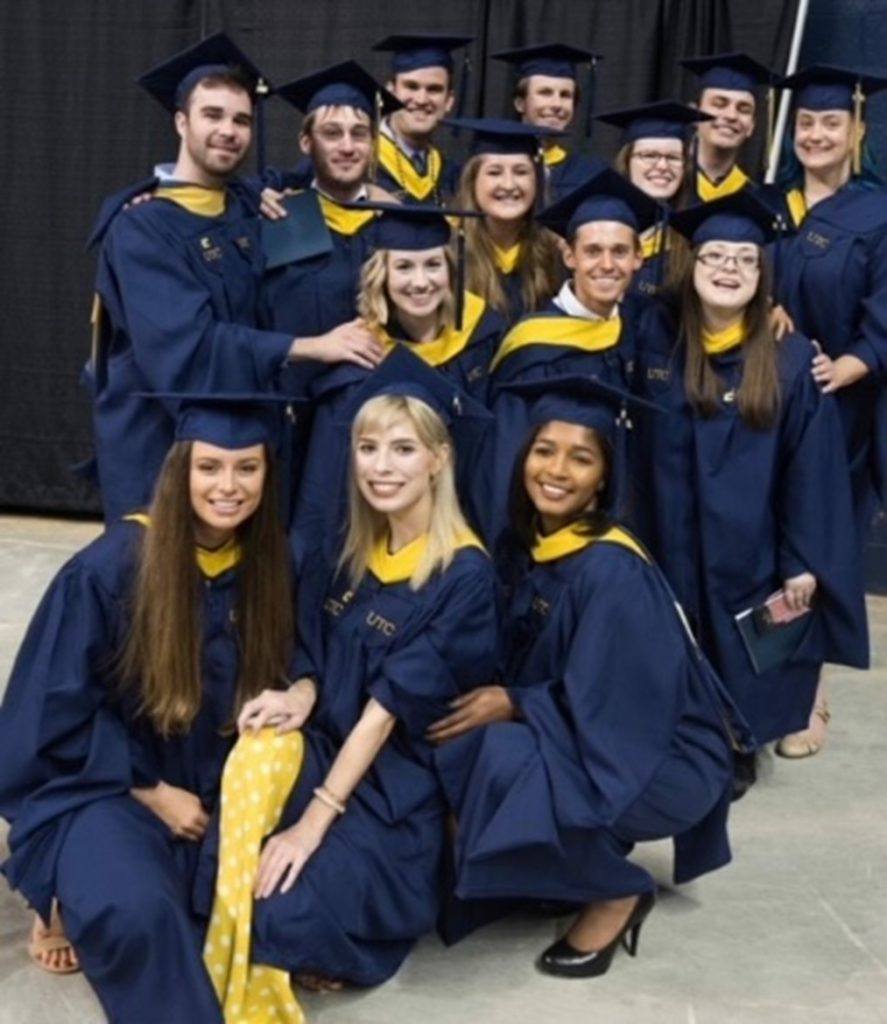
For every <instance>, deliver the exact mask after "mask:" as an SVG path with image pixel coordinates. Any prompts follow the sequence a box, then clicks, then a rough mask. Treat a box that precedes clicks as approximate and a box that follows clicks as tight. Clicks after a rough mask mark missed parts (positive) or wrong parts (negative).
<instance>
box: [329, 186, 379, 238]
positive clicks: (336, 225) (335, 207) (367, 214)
mask: <svg viewBox="0 0 887 1024" xmlns="http://www.w3.org/2000/svg"><path fill="white" fill-rule="evenodd" d="M317 198H318V200H319V201H320V209H321V212H322V213H323V219H324V220H325V221H326V226H327V227H328V228H329V229H330V231H335V232H336V234H337V235H356V234H357V232H358V231H360V229H361V228H362V227H364V226H365V225H366V224H369V222H370V221H371V220H372V219H373V218H374V217H375V216H376V213H375V211H374V210H348V209H346V208H345V207H344V206H340V205H339V204H338V203H337V202H336V201H335V200H334V199H330V197H329V196H325V195H324V194H323V193H322V192H318V193H317Z"/></svg>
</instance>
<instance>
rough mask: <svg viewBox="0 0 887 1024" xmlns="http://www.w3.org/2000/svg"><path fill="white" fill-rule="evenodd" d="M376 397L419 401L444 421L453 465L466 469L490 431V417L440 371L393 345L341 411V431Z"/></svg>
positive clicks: (407, 350) (489, 413) (403, 348)
mask: <svg viewBox="0 0 887 1024" xmlns="http://www.w3.org/2000/svg"><path fill="white" fill-rule="evenodd" d="M378 395H403V396H405V397H410V398H418V399H419V400H420V401H422V402H424V403H425V404H426V405H427V406H429V407H430V408H431V409H433V410H434V411H435V412H436V413H437V415H438V416H440V418H441V419H442V420H443V422H444V424H445V425H446V427H447V430H449V432H450V436H451V437H452V439H453V444H454V445H455V448H456V462H457V464H459V463H462V464H463V465H464V466H465V467H466V468H469V467H470V466H471V462H470V458H471V454H472V452H473V451H474V450H475V447H476V445H478V444H479V443H480V442H481V441H482V440H483V437H484V435H485V434H486V433H487V432H488V431H489V430H492V427H493V423H494V419H493V415H492V413H491V412H490V411H489V410H488V409H486V408H485V407H484V406H483V405H481V404H480V403H479V402H477V401H475V399H473V398H471V397H470V396H469V395H467V394H466V393H465V392H464V391H462V389H461V388H460V387H459V386H458V385H457V384H455V383H453V381H451V380H450V379H449V378H448V377H446V376H444V374H442V373H440V371H438V370H435V369H434V368H433V367H431V366H428V365H427V364H426V363H425V362H423V361H422V360H421V359H420V358H419V357H418V356H417V355H415V354H414V353H412V352H410V350H409V349H408V348H407V347H406V346H405V345H399V344H398V345H395V346H394V348H393V349H392V350H391V352H389V354H388V355H387V356H386V357H385V359H383V360H382V362H381V363H379V365H378V366H377V367H376V369H375V370H374V371H373V372H372V373H371V374H369V375H368V376H367V377H366V379H365V380H364V381H362V382H361V383H360V385H358V387H357V388H355V390H354V391H353V393H352V394H351V396H350V398H349V401H348V403H347V405H346V408H345V410H344V414H343V419H342V420H340V425H341V426H342V427H347V428H348V429H349V430H350V428H351V424H352V423H353V422H354V419H355V417H356V416H357V414H358V412H359V411H360V409H361V407H362V406H363V405H364V404H365V403H366V402H368V401H369V400H370V399H371V398H376V397H377V396H378Z"/></svg>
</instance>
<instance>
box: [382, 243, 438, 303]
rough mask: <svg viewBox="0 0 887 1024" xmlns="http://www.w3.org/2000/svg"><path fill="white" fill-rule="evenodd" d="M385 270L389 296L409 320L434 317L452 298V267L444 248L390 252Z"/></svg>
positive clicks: (392, 250)
mask: <svg viewBox="0 0 887 1024" xmlns="http://www.w3.org/2000/svg"><path fill="white" fill-rule="evenodd" d="M385 268H386V283H387V290H388V297H389V299H390V300H391V303H392V305H393V306H394V308H395V309H396V310H399V311H400V312H401V313H405V314H406V315H407V316H409V317H415V318H424V317H430V316H433V315H435V314H436V313H437V312H438V310H439V309H440V307H441V305H442V303H443V302H444V300H445V299H446V298H447V297H448V296H449V295H450V289H451V285H450V268H449V265H448V263H447V257H446V252H445V250H444V247H443V246H442V245H440V246H437V247H435V248H434V249H423V250H420V251H419V252H413V251H409V250H400V249H389V250H388V253H387V256H386V262H385Z"/></svg>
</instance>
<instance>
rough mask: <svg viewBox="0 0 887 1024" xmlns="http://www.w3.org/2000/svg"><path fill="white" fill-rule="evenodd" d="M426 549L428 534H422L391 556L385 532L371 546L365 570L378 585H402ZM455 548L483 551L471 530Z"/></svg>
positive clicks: (459, 538) (457, 542)
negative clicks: (372, 576) (374, 578)
mask: <svg viewBox="0 0 887 1024" xmlns="http://www.w3.org/2000/svg"><path fill="white" fill-rule="evenodd" d="M427 547H428V534H427V533H423V534H421V535H420V536H419V537H417V538H416V539H415V540H413V541H410V543H409V544H405V545H404V546H403V547H402V548H401V549H400V550H399V551H395V552H394V554H393V555H392V554H391V553H390V552H389V551H388V532H387V531H386V532H385V533H383V534H382V536H381V537H379V538H378V539H377V540H376V542H375V544H373V547H372V550H371V551H370V557H369V558H368V559H367V568H368V569H369V570H370V572H371V573H372V574H373V575H374V576H375V577H376V579H377V580H379V582H380V583H386V584H387V583H403V581H404V580H408V579H409V578H410V577H411V576H412V575H413V573H414V572H415V571H416V569H417V568H418V566H419V562H421V561H422V556H423V555H424V554H425V549H426V548H427ZM456 548H457V549H459V548H480V549H481V551H483V550H484V546H483V544H482V543H481V542H480V540H478V538H477V537H476V536H475V534H474V533H472V531H471V530H467V531H466V532H465V533H464V534H462V535H461V536H460V537H458V539H457V541H456Z"/></svg>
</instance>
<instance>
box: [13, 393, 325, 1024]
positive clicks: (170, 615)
mask: <svg viewBox="0 0 887 1024" xmlns="http://www.w3.org/2000/svg"><path fill="white" fill-rule="evenodd" d="M181 397H182V396H164V398H165V400H169V401H172V400H174V399H181ZM192 399H193V396H192ZM257 399H258V400H259V401H262V404H261V405H257V404H255V403H254V402H250V403H246V402H245V401H244V398H243V396H241V397H240V398H238V399H237V400H236V401H234V402H233V404H232V402H231V401H230V400H226V399H224V398H223V397H218V398H216V397H213V398H208V397H200V398H199V401H194V400H189V401H184V402H182V404H181V405H180V411H179V414H178V418H177V427H176V440H175V442H174V444H173V446H172V448H171V449H170V451H169V453H168V454H167V457H166V460H165V462H164V464H163V469H162V471H161V474H160V476H159V478H158V482H157V485H156V489H155V493H154V499H153V502H152V504H151V506H150V508H149V509H148V511H147V513H145V512H136V513H134V514H132V515H130V516H127V517H125V518H124V519H122V520H120V521H118V522H116V523H114V524H112V525H111V526H109V527H108V529H107V531H106V532H105V533H104V534H103V535H102V536H101V537H99V538H98V539H97V540H95V541H94V542H93V543H92V544H90V545H89V546H88V547H86V548H84V549H83V550H82V551H81V552H79V553H78V554H76V555H75V556H74V557H73V558H72V559H71V560H70V561H69V562H68V563H67V565H65V566H64V568H63V569H62V570H61V572H60V573H59V575H58V576H57V577H56V579H55V580H54V581H53V583H52V584H51V585H50V587H49V590H48V591H47V593H46V595H45V597H44V599H43V601H42V603H41V605H40V607H39V609H38V611H37V613H36V615H35V616H34V619H33V621H32V622H31V625H30V627H29V630H28V633H27V636H26V638H25V641H24V643H23V645H22V647H21V650H20V651H19V655H18V658H17V661H16V665H15V668H14V669H13V673H12V677H11V680H10V684H9V688H8V690H7V693H6V698H5V700H4V703H3V706H2V709H0V780H2V782H0V814H2V815H3V817H4V818H6V819H7V820H9V821H10V822H11V825H12V828H11V831H10V835H9V846H10V850H11V857H10V859H9V860H8V861H7V863H6V865H5V866H4V871H5V874H6V876H7V879H8V880H9V882H10V884H11V885H12V887H13V888H16V889H18V890H19V891H20V892H22V894H23V895H24V896H25V897H26V898H27V899H28V901H29V903H30V904H31V905H32V906H33V907H34V908H35V909H36V910H37V912H38V914H39V915H40V916H41V918H43V919H44V920H48V918H49V914H50V906H51V904H52V901H53V899H56V900H57V901H58V906H59V908H60V912H61V919H62V921H63V924H64V928H65V932H66V934H67V936H68V938H69V940H70V941H71V943H72V945H73V947H74V949H75V951H76V953H77V956H78V957H79V960H80V963H81V965H82V967H83V970H84V972H85V974H86V977H87V979H88V980H89V981H90V983H91V984H92V986H93V988H94V989H95V991H96V994H97V996H98V998H99V1001H100V1002H101V1004H102V1007H103V1008H104V1010H105V1012H106V1013H107V1015H108V1017H109V1019H111V1020H125V1021H127V1022H133V1024H137V1022H145V1024H147V1022H149V1021H152V1022H153V1021H157V1020H163V1021H164V1022H169V1024H185V1022H193V1021H197V1020H199V1021H202V1022H203V1021H205V1022H208V1024H212V1022H216V1021H217V1022H219V1024H221V1021H222V1015H221V1011H220V1009H219V1005H218V1002H217V999H216V996H215V994H214V992H213V989H212V986H211V984H210V979H209V977H208V975H207V973H206V971H205V969H204V966H203V961H202V959H201V950H200V944H199V934H198V925H197V921H196V919H195V918H194V917H193V915H192V913H191V909H190V907H191V903H190V887H191V882H192V876H193V874H194V871H195V868H196V864H197V853H198V850H199V847H200V843H201V840H202V837H203V835H204V833H205V831H206V828H207V824H208V821H209V815H210V814H211V813H212V811H213V810H214V808H215V805H216V802H217V797H218V790H219V780H220V776H221V772H222V766H223V764H224V761H225V758H226V756H227V753H228V751H229V749H230V747H231V745H232V743H233V738H234V723H235V721H236V718H237V713H238V709H239V708H240V707H241V705H242V704H244V702H246V701H248V700H249V699H250V698H251V697H253V696H254V695H255V694H257V693H258V692H259V691H260V690H262V689H264V688H266V687H268V688H275V689H277V690H280V691H282V694H281V695H282V696H283V691H286V688H287V685H288V680H289V679H290V678H291V672H290V668H291V660H292V657H293V654H294V637H293V602H292V587H291V578H290V562H289V555H288V551H287V546H286V538H285V534H284V531H283V528H282V526H281V523H280V521H279V516H278V507H277V506H278V497H277V494H276V483H275V476H274V466H273V461H272V455H271V451H272V446H273V443H274V439H275V433H276V430H277V427H278V425H279V424H278V420H279V419H280V410H279V408H277V407H275V406H274V405H273V400H272V402H271V403H268V402H265V401H264V400H263V396H257ZM283 699H284V701H285V704H286V707H285V714H286V718H287V721H294V722H296V724H301V721H302V719H303V718H304V717H305V715H306V714H307V712H308V710H310V706H311V704H312V703H313V700H314V686H313V684H312V683H311V682H309V681H304V680H302V681H299V682H296V683H295V684H294V685H293V687H292V688H290V689H289V690H288V691H287V692H286V694H285V696H284V697H283ZM148 951H150V953H149V952H148Z"/></svg>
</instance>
